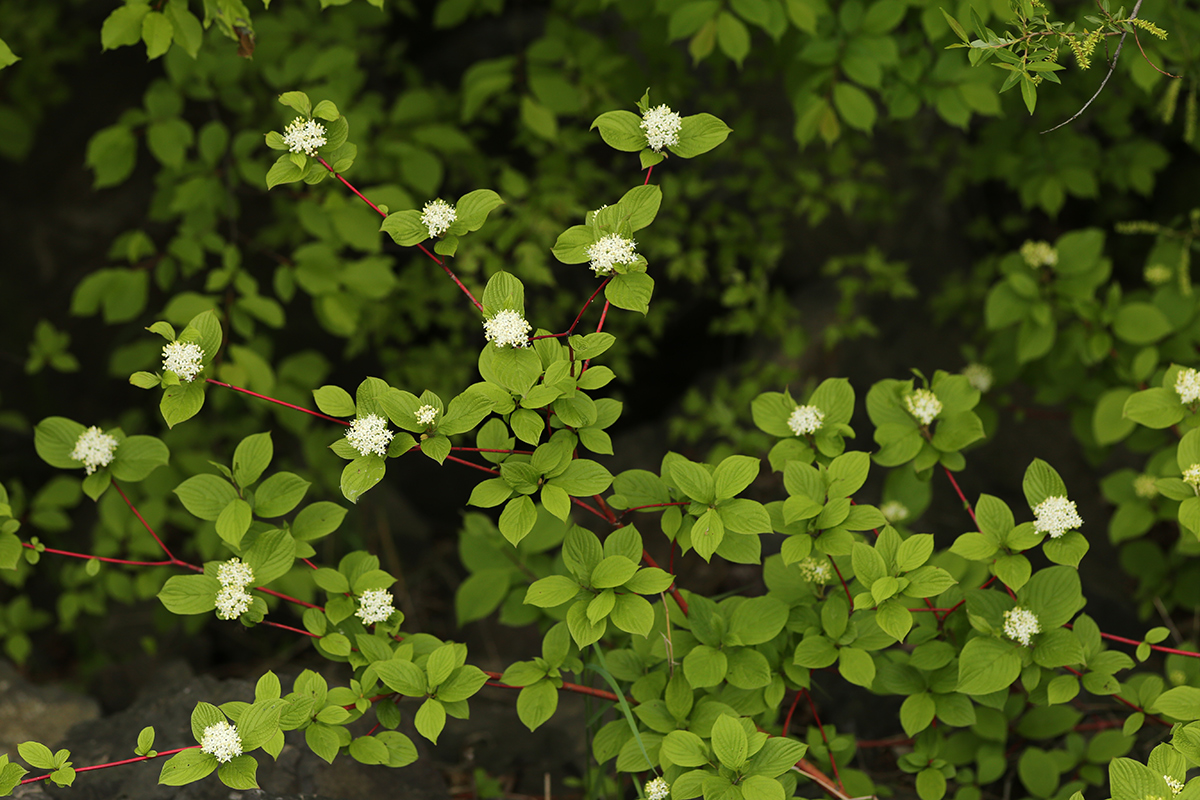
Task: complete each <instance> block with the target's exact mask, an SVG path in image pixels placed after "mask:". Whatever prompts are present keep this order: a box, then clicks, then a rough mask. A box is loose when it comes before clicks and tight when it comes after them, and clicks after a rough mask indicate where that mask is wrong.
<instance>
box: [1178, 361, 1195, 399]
mask: <svg viewBox="0 0 1200 800" xmlns="http://www.w3.org/2000/svg"><path fill="white" fill-rule="evenodd" d="M1175 393H1176V394H1178V395H1179V399H1180V400H1182V401H1183V404H1184V405H1187V406H1190V405H1191V404H1192V403H1195V402H1196V401H1197V400H1200V372H1197V371H1196V370H1194V369H1192V368H1191V367H1188V368H1187V369H1181V370H1179V375H1177V376H1176V377H1175Z"/></svg>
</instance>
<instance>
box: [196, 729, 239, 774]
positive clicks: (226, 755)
mask: <svg viewBox="0 0 1200 800" xmlns="http://www.w3.org/2000/svg"><path fill="white" fill-rule="evenodd" d="M200 749H201V750H202V751H203V752H205V753H209V754H211V755H214V756H216V757H217V761H220V762H221V763H222V764H224V763H225V762H227V761H232V760H233V759H234V757H235V756H240V755H241V754H242V737H241V736H240V735H238V730H237V726H236V725H230V724H229V723H228V722H226V721H224V720H221V721H220V722H218V723H217V724H216V725H209V726H208V727H207V728H205V729H204V735H203V736H201V737H200Z"/></svg>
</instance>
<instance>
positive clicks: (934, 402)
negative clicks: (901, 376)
mask: <svg viewBox="0 0 1200 800" xmlns="http://www.w3.org/2000/svg"><path fill="white" fill-rule="evenodd" d="M904 406H905V408H907V409H908V413H910V414H912V415H913V416H914V417H916V418H917V421H918V422H920V423H921V424H922V425H928V424H929V423H931V422H933V420H934V419H935V418H937V415H938V414H940V413H942V401H941V400H938V399H937V395H936V394H934V393H933V392H931V391H929V390H928V389H917V390H916V391H915V392H913V393H912V394H906V395H905V396H904Z"/></svg>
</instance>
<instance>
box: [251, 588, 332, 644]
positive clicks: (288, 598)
mask: <svg viewBox="0 0 1200 800" xmlns="http://www.w3.org/2000/svg"><path fill="white" fill-rule="evenodd" d="M254 589H255V590H256V591H259V592H262V593H263V594H269V595H271V596H272V597H278V598H279V599H280V600H286V601H287V602H289V603H295V604H296V605H298V606H304V607H305V608H315V609H316V610H317V611H324V610H325V607H324V606H314V605H313V604H312V603H306V602H304V601H303V600H298V599H296V598H295V597H292V596H291V595H286V594H283V593H282V592H277V591H275V590H274V589H264V588H263V587H261V586H255V587H254ZM276 627H280V626H276ZM301 633H303V634H305V635H306V636H311V635H312V634H310V633H309V632H308V631H301Z"/></svg>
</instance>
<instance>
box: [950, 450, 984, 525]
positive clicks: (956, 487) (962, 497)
mask: <svg viewBox="0 0 1200 800" xmlns="http://www.w3.org/2000/svg"><path fill="white" fill-rule="evenodd" d="M942 470H943V471H945V473H946V477H947V478H949V479H950V485H951V486H953V487H954V491H955V492H957V493H958V499H959V500H962V504H963V507H965V508H966V509H967V513H968V514H970V515H971V521H972V522H974V523H975V529H976V530H978V529H979V520H977V519H975V509H973V508H971V504H970V503H969V502H967V496H966V495H965V494H963V490H962V489H961V488H960V487H959V485H958V481H956V480H954V473H953V472H951V471H950V469H949V467H946V466H943V467H942Z"/></svg>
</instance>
